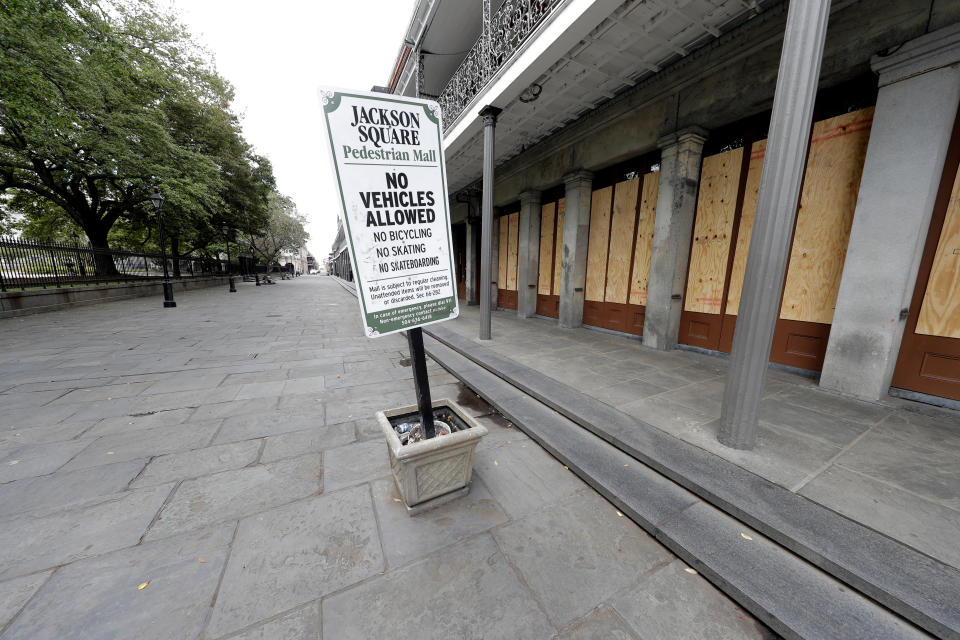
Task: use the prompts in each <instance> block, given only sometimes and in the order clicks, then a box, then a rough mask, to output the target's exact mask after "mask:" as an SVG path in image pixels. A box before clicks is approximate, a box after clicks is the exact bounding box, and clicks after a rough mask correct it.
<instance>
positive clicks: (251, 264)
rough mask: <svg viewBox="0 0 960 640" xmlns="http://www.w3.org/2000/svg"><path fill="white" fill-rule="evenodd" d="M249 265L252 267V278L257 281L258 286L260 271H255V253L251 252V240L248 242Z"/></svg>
mask: <svg viewBox="0 0 960 640" xmlns="http://www.w3.org/2000/svg"><path fill="white" fill-rule="evenodd" d="M250 267H251V268H252V269H253V278H254V280H256V281H257V286H258V287H259V286H260V273H259V272H257V254H255V253H254V252H253V242H251V243H250Z"/></svg>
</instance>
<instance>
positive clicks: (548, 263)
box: [537, 202, 557, 296]
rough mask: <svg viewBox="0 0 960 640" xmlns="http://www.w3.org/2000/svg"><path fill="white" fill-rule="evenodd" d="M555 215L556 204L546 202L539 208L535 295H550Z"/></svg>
mask: <svg viewBox="0 0 960 640" xmlns="http://www.w3.org/2000/svg"><path fill="white" fill-rule="evenodd" d="M556 215H557V203H556V202H548V203H547V204H545V205H543V206H542V207H540V266H539V268H540V272H539V274H538V275H537V293H538V294H540V295H541V296H548V295H550V284H551V281H552V279H553V223H554V220H555V218H556Z"/></svg>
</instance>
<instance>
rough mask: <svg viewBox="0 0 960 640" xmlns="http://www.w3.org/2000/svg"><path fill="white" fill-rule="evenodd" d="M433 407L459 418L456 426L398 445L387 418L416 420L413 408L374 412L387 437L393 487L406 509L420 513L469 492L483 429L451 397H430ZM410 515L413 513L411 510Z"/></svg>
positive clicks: (398, 440)
mask: <svg viewBox="0 0 960 640" xmlns="http://www.w3.org/2000/svg"><path fill="white" fill-rule="evenodd" d="M433 408H434V409H435V410H436V409H446V410H449V411H450V413H452V414H454V416H456V418H458V419H459V424H458V425H454V428H455V429H457V427H460V428H459V430H455V431H454V432H453V433H451V434H450V435H447V436H437V437H434V438H431V439H430V440H424V441H422V442H414V443H410V444H407V445H402V444H400V438H399V437H398V436H397V433H396V431H394V430H393V425H392V424H391V418H393V419H394V420H395V421H396V418H399V417H407V416H409V417H411V418H412V419H413V420H416V416H417V407H416V405H412V406H409V407H399V408H397V409H388V410H387V411H378V412H377V421H378V422H379V423H380V428H381V429H382V430H383V435H384V436H386V438H387V453H388V454H389V455H390V468H391V469H392V470H393V479H394V480H395V481H396V483H397V490H398V491H399V492H400V496H401V498H402V499H403V502H404V503H405V504H406V505H407V509H408V510H409V511H411V512H416V513H419V512H422V511H425V510H427V509H429V508H432V507H434V506H437V505H439V504H441V503H443V502H446V501H447V500H450V499H452V498H455V497H459V496H461V495H464V494H466V493H467V491H469V487H468V485H469V483H470V476H471V475H472V474H473V451H474V449H476V447H477V443H479V442H480V438H482V437H483V436H485V435H487V429H486V427H484V426H483V425H481V424H480V423H479V422H477V421H476V420H474V419H473V418H472V417H470V416H469V415H467V413H466V412H464V410H463V409H461V408H460V406H459V405H457V404H456V403H455V402H453V401H452V400H447V399H442V400H434V401H433ZM411 515H413V513H411Z"/></svg>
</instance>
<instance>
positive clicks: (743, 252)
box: [724, 140, 767, 316]
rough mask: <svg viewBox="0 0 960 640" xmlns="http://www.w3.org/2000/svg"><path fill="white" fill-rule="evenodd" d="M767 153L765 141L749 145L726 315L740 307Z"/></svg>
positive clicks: (733, 313) (735, 311) (735, 312)
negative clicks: (761, 177) (747, 165)
mask: <svg viewBox="0 0 960 640" xmlns="http://www.w3.org/2000/svg"><path fill="white" fill-rule="evenodd" d="M766 153H767V141H766V140H760V141H759V142H754V143H753V146H752V147H750V166H749V168H748V169H747V183H746V188H745V190H744V194H743V208H742V209H741V211H740V227H739V228H738V230H737V248H736V251H735V252H734V255H733V267H732V269H731V271H730V288H729V289H728V291H727V308H726V310H725V311H724V313H725V314H726V315H728V316H735V315H737V311H738V310H739V309H740V294H741V292H742V291H743V276H744V274H745V273H746V269H747V253H748V252H749V251H750V237H751V234H752V233H753V219H754V216H755V214H756V211H757V196H758V195H759V194H760V176H761V174H762V172H763V157H764V155H766Z"/></svg>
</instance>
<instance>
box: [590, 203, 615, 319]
mask: <svg viewBox="0 0 960 640" xmlns="http://www.w3.org/2000/svg"><path fill="white" fill-rule="evenodd" d="M612 199H613V187H604V188H602V189H597V190H596V191H594V192H593V194H592V196H591V198H590V243H589V244H588V245H587V288H586V291H585V292H584V298H586V299H587V300H590V301H593V302H602V301H603V290H604V288H605V286H606V276H607V245H608V243H609V240H610V204H611V200H612Z"/></svg>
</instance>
